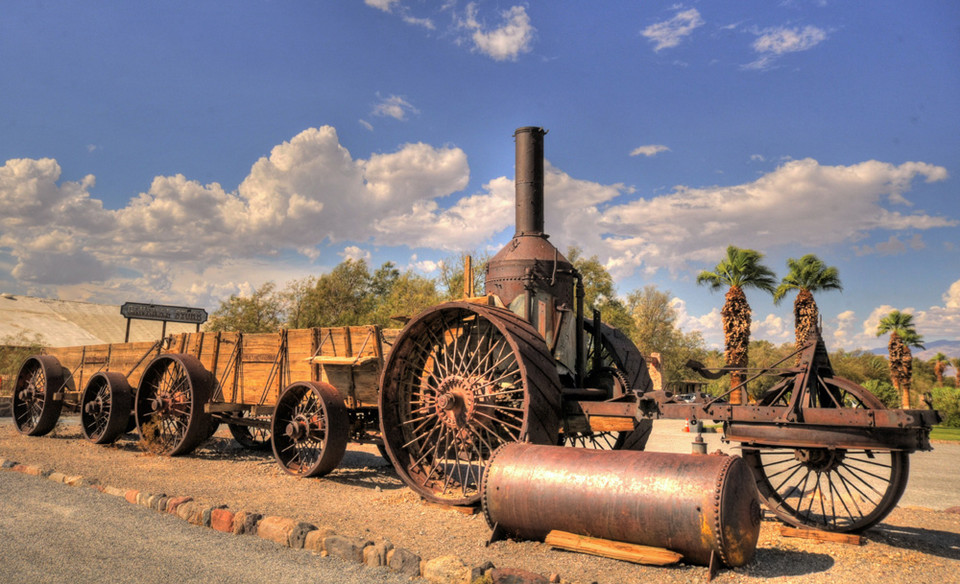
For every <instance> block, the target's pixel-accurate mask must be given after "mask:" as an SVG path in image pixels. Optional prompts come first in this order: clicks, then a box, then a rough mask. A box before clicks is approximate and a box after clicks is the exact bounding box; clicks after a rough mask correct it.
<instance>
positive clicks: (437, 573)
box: [420, 556, 471, 584]
mask: <svg viewBox="0 0 960 584" xmlns="http://www.w3.org/2000/svg"><path fill="white" fill-rule="evenodd" d="M420 573H421V574H420V575H421V576H423V578H424V579H425V580H427V581H428V582H432V583H433V584H470V575H471V570H470V568H469V567H468V566H467V565H466V564H464V563H463V561H462V560H461V559H460V558H458V557H456V556H440V557H439V558H433V559H432V560H427V561H425V562H424V563H423V565H422V566H421V567H420Z"/></svg>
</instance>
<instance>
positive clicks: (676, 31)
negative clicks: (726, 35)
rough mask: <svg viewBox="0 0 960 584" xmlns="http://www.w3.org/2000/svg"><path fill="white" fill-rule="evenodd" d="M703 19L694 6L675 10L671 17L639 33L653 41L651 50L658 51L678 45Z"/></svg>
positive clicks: (700, 24)
mask: <svg viewBox="0 0 960 584" xmlns="http://www.w3.org/2000/svg"><path fill="white" fill-rule="evenodd" d="M703 24H704V21H703V18H702V17H701V16H700V12H699V11H698V10H697V9H696V8H690V9H688V10H682V11H680V12H677V13H676V15H674V17H673V18H671V19H669V20H665V21H663V22H658V23H656V24H651V25H650V26H648V27H647V28H645V29H643V31H642V32H641V33H640V34H641V35H643V36H644V37H646V38H647V39H648V40H649V41H650V42H651V43H653V50H654V51H655V52H660V51H661V50H663V49H671V48H673V47H675V46H677V45H679V44H680V43H681V42H682V41H683V40H684V39H685V38H686V37H688V36H690V35H691V34H692V33H693V31H694V30H695V29H696V28H697V27H700V26H703Z"/></svg>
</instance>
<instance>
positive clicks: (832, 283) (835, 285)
mask: <svg viewBox="0 0 960 584" xmlns="http://www.w3.org/2000/svg"><path fill="white" fill-rule="evenodd" d="M787 268H788V269H789V270H790V272H789V273H788V274H787V275H786V276H785V277H784V278H783V280H781V281H780V285H779V286H777V290H776V291H775V292H774V293H773V303H774V304H780V301H782V300H783V298H784V296H786V295H787V293H788V292H790V291H791V290H796V291H797V298H796V299H795V300H794V301H793V322H794V328H795V332H796V338H797V350H798V351H799V350H800V347H802V346H803V343H804V342H805V341H806V340H807V335H808V334H810V331H811V330H812V329H813V328H815V327H816V326H817V325H818V324H819V322H820V310H819V309H818V308H817V303H816V301H815V300H814V299H813V293H814V292H820V291H821V290H823V291H826V290H840V291H843V286H841V285H840V275H839V272H838V271H837V268H835V267H833V266H829V267H828V266H827V265H826V264H825V263H823V260H821V259H820V258H818V257H817V256H815V255H813V254H807V255H805V256H803V257H802V258H800V259H799V260H797V259H794V258H790V259H788V260H787ZM797 361H798V362H799V361H800V355H797Z"/></svg>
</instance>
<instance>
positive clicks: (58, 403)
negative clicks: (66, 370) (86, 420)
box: [13, 355, 64, 436]
mask: <svg viewBox="0 0 960 584" xmlns="http://www.w3.org/2000/svg"><path fill="white" fill-rule="evenodd" d="M63 385H64V375H63V367H62V366H61V365H60V361H57V358H56V357H52V356H50V355H34V356H32V357H29V358H27V360H26V361H24V362H23V365H21V366H20V372H19V373H17V382H16V386H15V387H14V390H13V423H14V425H16V427H17V431H19V432H20V433H21V434H26V435H27V436H43V435H44V434H46V433H48V432H50V430H53V428H54V426H56V425H57V420H58V419H59V418H60V410H61V409H63V401H62V400H60V399H57V396H56V394H57V392H59V391H60V390H61V389H63Z"/></svg>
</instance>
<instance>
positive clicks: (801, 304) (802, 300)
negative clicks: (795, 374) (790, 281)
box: [793, 289, 820, 365]
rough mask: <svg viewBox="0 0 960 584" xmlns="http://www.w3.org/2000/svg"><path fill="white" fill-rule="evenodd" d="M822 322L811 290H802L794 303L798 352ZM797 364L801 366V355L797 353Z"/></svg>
mask: <svg viewBox="0 0 960 584" xmlns="http://www.w3.org/2000/svg"><path fill="white" fill-rule="evenodd" d="M819 321H820V311H819V310H818V309H817V303H816V302H815V301H814V299H813V294H811V293H810V291H809V290H803V289H801V290H800V291H799V292H798V293H797V298H796V300H794V301H793V322H794V326H795V328H796V331H795V332H796V337H797V351H800V348H801V347H802V346H803V344H804V343H805V342H806V340H807V335H809V334H810V331H811V330H813V329H814V328H815V327H816V326H817V324H818V323H819ZM796 364H797V365H799V364H800V353H799V352H798V353H797V359H796Z"/></svg>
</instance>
